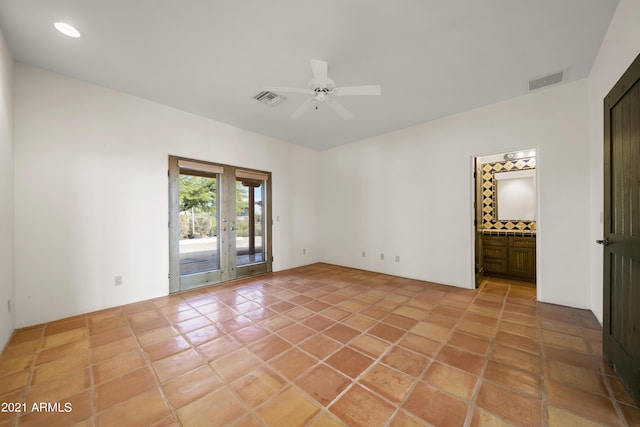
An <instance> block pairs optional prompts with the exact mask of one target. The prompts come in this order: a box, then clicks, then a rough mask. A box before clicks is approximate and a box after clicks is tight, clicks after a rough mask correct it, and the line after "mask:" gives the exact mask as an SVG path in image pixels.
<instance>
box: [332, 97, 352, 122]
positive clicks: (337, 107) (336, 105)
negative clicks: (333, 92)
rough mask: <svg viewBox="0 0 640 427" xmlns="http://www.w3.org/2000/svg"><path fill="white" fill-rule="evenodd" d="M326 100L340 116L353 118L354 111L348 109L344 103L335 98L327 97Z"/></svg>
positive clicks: (347, 118)
mask: <svg viewBox="0 0 640 427" xmlns="http://www.w3.org/2000/svg"><path fill="white" fill-rule="evenodd" d="M326 102H327V105H329V107H331V108H333V111H335V112H336V113H338V115H339V116H340V117H342V118H343V119H345V120H351V119H353V113H351V111H349V110H347V109H346V108H345V107H344V105H342V104H341V103H339V102H338V101H337V100H336V99H335V98H327V101H326Z"/></svg>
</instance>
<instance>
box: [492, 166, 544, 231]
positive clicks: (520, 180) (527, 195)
mask: <svg viewBox="0 0 640 427" xmlns="http://www.w3.org/2000/svg"><path fill="white" fill-rule="evenodd" d="M535 177H536V171H535V169H533V170H531V169H528V170H518V171H510V172H499V173H495V174H494V175H493V178H494V180H495V181H494V182H495V185H496V188H495V194H496V197H497V203H496V212H495V214H496V218H497V219H498V221H514V220H517V221H535V219H536V179H535Z"/></svg>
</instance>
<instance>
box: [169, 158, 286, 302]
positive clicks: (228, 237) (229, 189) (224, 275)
mask: <svg viewBox="0 0 640 427" xmlns="http://www.w3.org/2000/svg"><path fill="white" fill-rule="evenodd" d="M180 161H184V162H192V163H197V164H201V165H203V166H207V165H208V166H212V167H214V168H221V170H224V173H219V174H218V175H217V179H218V184H217V192H218V201H217V202H218V224H217V227H218V239H219V240H218V259H219V266H218V267H219V269H218V270H212V271H210V272H207V273H201V274H200V275H201V276H202V277H203V279H198V280H197V281H196V282H194V283H190V282H189V279H186V282H185V283H184V284H183V283H181V276H180V245H179V236H180V219H179V207H178V206H176V204H177V203H178V202H177V201H178V198H179V188H180V185H179V179H180V166H179V162H180ZM236 171H243V172H249V173H255V174H257V175H261V176H264V177H265V179H264V185H265V189H264V194H265V197H264V198H263V200H262V202H263V215H264V216H263V221H264V224H263V228H262V234H263V236H262V240H263V241H262V251H263V261H262V262H259V263H253V264H246V265H241V266H240V267H238V266H237V265H236V252H237V250H236V239H235V236H236V233H235V231H236V230H237V225H236V211H235V206H236V203H235V200H236V181H237V178H236ZM167 176H168V179H169V191H168V196H169V199H168V202H169V203H168V209H169V223H168V228H169V236H168V237H169V293H175V292H181V291H185V290H189V289H192V288H197V287H202V286H208V285H214V284H218V283H225V282H228V281H231V280H236V279H240V278H243V277H249V276H254V275H257V274H263V273H269V272H271V271H272V264H273V255H272V253H273V252H272V250H273V242H272V240H273V238H272V235H273V233H272V227H273V220H272V201H271V197H272V192H271V178H272V176H271V172H265V171H259V170H256V169H251V168H244V167H239V166H232V165H226V164H221V163H213V162H208V161H204V160H196V159H191V158H186V157H180V156H173V155H169V168H168V171H167ZM223 193H224V194H223ZM221 200H232V201H233V203H232V205H233V206H231V204H228V203H227V205H226V206H223V203H221ZM203 280H204V282H203Z"/></svg>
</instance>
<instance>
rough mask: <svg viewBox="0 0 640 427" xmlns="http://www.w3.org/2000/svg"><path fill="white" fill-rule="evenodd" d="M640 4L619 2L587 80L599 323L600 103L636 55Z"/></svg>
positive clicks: (593, 254) (594, 294)
mask: <svg viewBox="0 0 640 427" xmlns="http://www.w3.org/2000/svg"><path fill="white" fill-rule="evenodd" d="M638 22H640V2H638V1H637V0H620V3H619V4H618V7H617V9H616V11H615V13H614V15H613V18H612V19H611V23H610V24H609V28H608V29H607V33H606V34H605V37H604V39H603V41H602V45H601V46H600V50H599V51H598V54H597V56H596V59H595V61H594V63H593V66H592V68H591V73H590V74H589V77H588V95H589V98H588V103H589V155H590V169H591V170H590V185H589V186H590V208H591V214H590V217H589V222H590V228H589V230H590V234H589V237H590V243H591V246H590V260H591V263H590V264H591V271H590V279H591V280H590V282H591V307H590V308H591V311H592V312H593V313H594V315H595V316H596V318H597V319H598V321H599V322H600V323H601V324H602V322H603V303H604V300H603V274H604V272H603V254H602V247H601V246H599V245H595V244H594V241H595V240H597V239H602V237H603V233H604V224H603V222H602V211H603V204H604V202H603V200H604V183H603V180H604V169H603V168H604V153H603V141H604V119H603V101H604V98H605V96H606V95H607V94H608V93H609V91H610V90H611V88H612V87H613V85H614V84H615V83H616V82H617V81H618V79H619V78H620V77H621V76H622V74H623V73H624V72H625V70H626V69H627V68H628V67H629V65H630V64H631V63H632V62H633V60H634V59H635V57H636V56H637V55H638V54H639V53H640V26H639V25H638V24H637V23H638Z"/></svg>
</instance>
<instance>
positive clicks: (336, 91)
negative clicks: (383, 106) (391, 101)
mask: <svg viewBox="0 0 640 427" xmlns="http://www.w3.org/2000/svg"><path fill="white" fill-rule="evenodd" d="M328 69H329V66H328V64H327V62H326V61H321V60H319V59H312V60H311V71H312V72H313V78H312V79H311V81H309V87H308V88H307V89H302V88H293V87H281V86H265V87H264V88H263V90H265V91H269V92H275V93H277V92H287V93H301V94H306V95H312V97H311V98H309V99H307V100H306V101H305V102H303V103H302V105H300V107H298V108H297V109H296V111H294V112H293V114H292V115H291V117H292V118H294V119H296V118H298V117H300V116H302V115H303V114H304V113H305V112H306V111H307V110H309V109H310V108H311V107H315V108H316V109H318V104H319V103H321V102H324V103H325V104H327V105H328V106H329V107H331V109H333V111H335V112H336V113H337V114H338V115H339V116H340V117H342V118H343V119H344V120H351V119H352V118H353V113H351V112H350V111H349V110H348V109H347V108H346V107H345V106H344V105H342V103H340V102H339V101H338V100H337V99H336V97H338V96H354V95H380V94H381V93H382V89H381V88H380V86H379V85H367V86H345V87H336V85H335V82H334V81H333V80H331V79H330V78H329V77H328Z"/></svg>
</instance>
